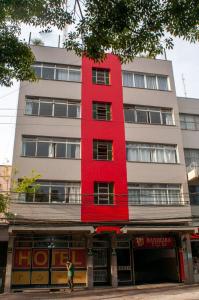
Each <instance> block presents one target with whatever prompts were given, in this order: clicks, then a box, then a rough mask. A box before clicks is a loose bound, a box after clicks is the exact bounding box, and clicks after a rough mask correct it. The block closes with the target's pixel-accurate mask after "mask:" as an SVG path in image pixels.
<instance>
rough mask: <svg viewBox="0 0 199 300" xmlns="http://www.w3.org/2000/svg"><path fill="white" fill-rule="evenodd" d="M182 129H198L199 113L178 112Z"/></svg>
mask: <svg viewBox="0 0 199 300" xmlns="http://www.w3.org/2000/svg"><path fill="white" fill-rule="evenodd" d="M180 125H181V128H182V129H186V130H199V115H189V114H180Z"/></svg>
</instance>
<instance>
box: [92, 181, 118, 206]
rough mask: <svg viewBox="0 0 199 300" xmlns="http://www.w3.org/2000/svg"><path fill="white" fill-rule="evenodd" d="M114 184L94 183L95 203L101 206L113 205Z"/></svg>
mask: <svg viewBox="0 0 199 300" xmlns="http://www.w3.org/2000/svg"><path fill="white" fill-rule="evenodd" d="M113 187H114V185H113V183H112V182H95V183H94V192H95V194H94V203H95V204H99V205H111V204H113V196H114V194H113Z"/></svg>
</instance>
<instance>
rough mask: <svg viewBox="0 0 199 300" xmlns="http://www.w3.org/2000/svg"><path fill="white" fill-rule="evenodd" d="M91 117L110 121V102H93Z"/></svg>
mask: <svg viewBox="0 0 199 300" xmlns="http://www.w3.org/2000/svg"><path fill="white" fill-rule="evenodd" d="M93 119H95V120H101V121H110V120H111V104H110V103H105V102H93Z"/></svg>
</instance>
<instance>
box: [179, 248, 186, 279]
mask: <svg viewBox="0 0 199 300" xmlns="http://www.w3.org/2000/svg"><path fill="white" fill-rule="evenodd" d="M179 264H180V266H179V267H180V281H182V282H183V281H185V272H184V255H183V249H179Z"/></svg>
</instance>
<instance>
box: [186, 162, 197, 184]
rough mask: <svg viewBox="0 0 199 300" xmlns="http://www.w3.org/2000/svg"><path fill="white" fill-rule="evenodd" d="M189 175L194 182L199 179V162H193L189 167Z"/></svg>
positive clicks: (189, 178) (190, 180) (189, 179)
mask: <svg viewBox="0 0 199 300" xmlns="http://www.w3.org/2000/svg"><path fill="white" fill-rule="evenodd" d="M187 177H188V181H189V182H194V181H198V180H199V164H198V163H195V162H192V163H191V164H190V165H189V166H188V167H187Z"/></svg>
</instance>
